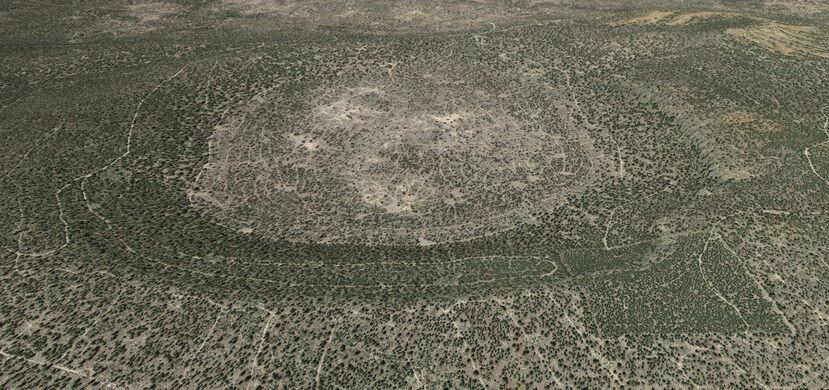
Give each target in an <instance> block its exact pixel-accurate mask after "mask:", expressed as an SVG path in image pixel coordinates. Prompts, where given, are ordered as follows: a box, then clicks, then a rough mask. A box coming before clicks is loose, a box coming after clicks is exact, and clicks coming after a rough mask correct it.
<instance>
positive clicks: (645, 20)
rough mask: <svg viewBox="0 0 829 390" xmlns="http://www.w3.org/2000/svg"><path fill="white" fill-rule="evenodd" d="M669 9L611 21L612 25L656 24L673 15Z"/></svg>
mask: <svg viewBox="0 0 829 390" xmlns="http://www.w3.org/2000/svg"><path fill="white" fill-rule="evenodd" d="M673 14H674V13H673V12H671V11H651V12H648V13H647V14H645V15H643V16H638V17H635V18H631V19H626V20H623V21H621V22H616V23H612V25H614V26H624V25H629V24H656V23H659V22H660V21H662V20H663V19H665V18H667V17H668V16H671V15H673Z"/></svg>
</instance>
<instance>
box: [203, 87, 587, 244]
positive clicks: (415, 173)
mask: <svg viewBox="0 0 829 390" xmlns="http://www.w3.org/2000/svg"><path fill="white" fill-rule="evenodd" d="M407 77H411V81H407V83H414V84H416V85H417V87H415V86H414V84H413V85H412V86H407V87H405V88H401V87H400V86H399V85H396V84H395V83H393V82H391V81H390V80H388V79H387V78H386V79H363V80H359V81H358V80H349V81H342V82H340V83H337V84H335V85H334V86H326V87H320V88H315V89H312V90H309V91H308V92H307V94H308V96H310V97H312V98H311V99H310V101H309V104H308V106H307V107H306V108H304V109H303V110H301V111H302V112H304V114H298V117H297V118H293V119H291V120H286V119H285V118H277V117H275V116H274V113H279V112H281V111H280V110H279V109H278V108H279V106H280V104H281V102H280V96H279V92H278V91H275V92H274V93H273V94H272V95H270V96H265V97H264V98H262V99H258V100H255V101H251V103H250V107H249V109H246V110H244V112H242V113H240V115H239V116H238V117H236V118H231V119H230V120H228V123H226V124H223V125H220V126H218V127H216V132H215V133H214V134H213V137H212V145H213V146H212V147H211V158H210V160H209V162H208V164H207V165H206V166H205V169H204V171H203V172H204V174H203V175H201V176H200V177H201V180H200V182H199V183H197V185H198V187H200V188H201V190H200V191H196V192H192V193H191V200H192V201H193V202H194V203H196V204H198V205H201V206H205V207H206V209H208V210H211V213H213V214H214V215H218V216H219V217H220V219H222V220H225V222H226V223H229V224H231V225H236V226H235V227H236V228H237V229H242V228H245V229H247V230H248V231H250V232H253V233H256V234H260V235H264V236H268V237H274V238H277V237H279V238H287V239H289V240H294V241H302V242H354V241H358V242H365V243H381V244H395V243H408V244H421V245H422V244H423V243H424V242H426V243H428V242H435V243H442V242H452V241H460V240H467V239H471V238H474V237H479V236H482V235H489V234H493V233H495V232H498V231H503V230H508V229H512V228H514V227H515V226H516V225H519V224H524V223H532V221H533V217H532V214H533V212H534V211H535V210H538V209H549V208H551V207H556V206H558V205H561V204H562V202H564V201H565V200H566V199H567V198H568V196H572V195H574V194H576V193H579V192H580V191H582V190H583V189H584V188H585V185H586V181H587V179H586V178H585V177H586V176H588V175H589V174H590V173H591V172H590V169H591V166H590V164H588V163H587V160H588V159H589V158H591V157H588V156H587V155H586V154H587V153H588V152H586V151H585V150H584V149H583V148H585V146H583V142H584V141H582V138H583V134H579V135H578V137H577V136H576V135H574V134H572V133H571V132H570V131H569V126H572V125H573V124H572V123H571V121H572V118H570V117H569V113H568V112H567V111H562V112H561V113H560V114H559V115H563V117H561V118H558V119H553V118H542V119H539V120H538V121H537V123H536V122H531V123H527V122H526V119H518V118H516V117H514V116H512V115H510V114H509V113H507V112H505V111H504V110H503V107H502V105H501V104H500V99H499V97H498V96H499V94H498V93H496V92H492V91H486V90H482V89H479V88H474V87H472V86H471V83H469V82H465V81H464V80H444V79H443V77H440V76H436V75H434V74H430V73H420V74H410V75H408V76H407ZM556 121H558V123H556ZM573 131H575V130H573ZM576 138H578V139H576ZM228 221H229V222H228Z"/></svg>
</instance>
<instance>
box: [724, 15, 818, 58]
mask: <svg viewBox="0 0 829 390" xmlns="http://www.w3.org/2000/svg"><path fill="white" fill-rule="evenodd" d="M726 33H728V34H729V35H732V36H735V37H737V38H739V39H741V40H743V41H746V42H749V43H753V44H755V45H758V46H760V47H762V48H764V49H766V50H768V51H771V52H775V53H779V54H783V55H795V54H800V55H808V56H815V57H820V58H829V44H827V42H829V37H827V36H826V34H824V33H821V32H820V31H818V30H817V29H816V28H814V27H811V26H794V25H787V24H782V23H777V22H771V23H766V24H764V25H762V26H757V27H750V28H733V29H728V30H726Z"/></svg>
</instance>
